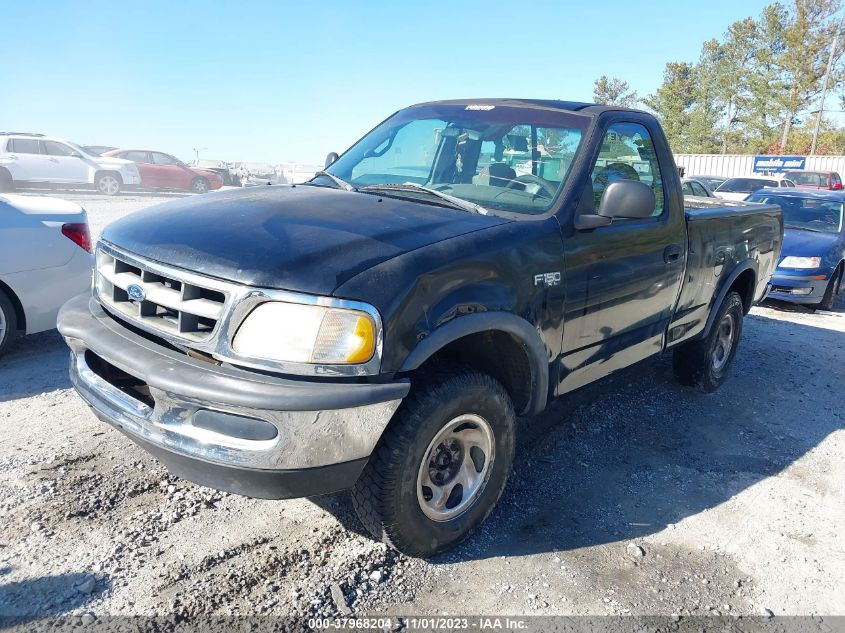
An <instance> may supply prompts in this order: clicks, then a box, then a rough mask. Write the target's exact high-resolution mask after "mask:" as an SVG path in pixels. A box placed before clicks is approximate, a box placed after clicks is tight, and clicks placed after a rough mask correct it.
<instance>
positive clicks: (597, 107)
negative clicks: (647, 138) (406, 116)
mask: <svg viewBox="0 0 845 633" xmlns="http://www.w3.org/2000/svg"><path fill="white" fill-rule="evenodd" d="M427 105H492V106H509V107H513V108H539V109H544V110H563V111H567V112H581V113H585V114H591V115H594V116H598V115H599V114H601V113H602V112H608V111H611V110H613V111H619V110H622V111H625V112H638V113H642V112H643V111H642V110H637V109H635V108H623V107H621V106H609V105H601V104H598V103H587V102H584V101H561V100H558V99H509V98H502V97H499V98H495V99H447V100H443V101H424V102H422V103H416V104H414V105H413V106H411V107H417V106H427Z"/></svg>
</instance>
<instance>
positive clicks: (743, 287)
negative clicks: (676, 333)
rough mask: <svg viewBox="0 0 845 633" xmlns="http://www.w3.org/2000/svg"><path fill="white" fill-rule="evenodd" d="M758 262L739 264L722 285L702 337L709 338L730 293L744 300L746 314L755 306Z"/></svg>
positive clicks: (749, 260)
mask: <svg viewBox="0 0 845 633" xmlns="http://www.w3.org/2000/svg"><path fill="white" fill-rule="evenodd" d="M757 270H758V268H757V262H756V261H755V260H753V259H746V260H745V261H743V262H740V263H738V264H737V265H736V266H735V267H734V269H733V270H732V271H731V272H730V274H729V275H728V276H727V278H726V279H725V281H724V283H722V286H721V288H720V289H719V292H718V293H717V294H716V298H715V300H714V301H713V305H712V306H711V307H710V314H709V315H707V324H706V325H705V326H704V331H703V332H702V333H701V336H702V337H704V336H707V334H708V333H709V332H710V328H711V327H713V321H714V320H715V319H716V313H717V312H718V311H719V306H720V305H722V302H723V301H724V300H725V297H727V296H728V294H729V293H730V292H733V291H736V292H738V293H739V296H740V298H741V299H742V307H743V311H744V312H745V314H748V311H749V310H751V308H752V307H753V306H754V293H755V291H756V289H757Z"/></svg>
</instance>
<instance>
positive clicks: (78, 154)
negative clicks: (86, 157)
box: [70, 152, 82, 158]
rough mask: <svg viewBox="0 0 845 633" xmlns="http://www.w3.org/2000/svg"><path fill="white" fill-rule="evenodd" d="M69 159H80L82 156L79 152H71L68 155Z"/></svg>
mask: <svg viewBox="0 0 845 633" xmlns="http://www.w3.org/2000/svg"><path fill="white" fill-rule="evenodd" d="M70 157H71V158H82V154H80V153H79V152H72V153H71V155H70Z"/></svg>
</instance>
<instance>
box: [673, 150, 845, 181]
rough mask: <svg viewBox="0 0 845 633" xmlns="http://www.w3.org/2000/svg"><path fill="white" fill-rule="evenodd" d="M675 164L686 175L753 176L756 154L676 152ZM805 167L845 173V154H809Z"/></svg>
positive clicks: (809, 169)
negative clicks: (682, 168) (683, 169)
mask: <svg viewBox="0 0 845 633" xmlns="http://www.w3.org/2000/svg"><path fill="white" fill-rule="evenodd" d="M675 164H676V165H678V167H684V168H685V173H684V175H685V176H727V177H734V176H751V175H753V174H754V171H753V169H752V168H753V165H754V156H753V155H750V154H675ZM804 169H806V170H808V171H835V172H838V173H839V174H840V175H843V174H845V156H807V162H806V163H805V164H804Z"/></svg>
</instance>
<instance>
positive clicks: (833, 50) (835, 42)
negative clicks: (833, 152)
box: [810, 16, 845, 156]
mask: <svg viewBox="0 0 845 633" xmlns="http://www.w3.org/2000/svg"><path fill="white" fill-rule="evenodd" d="M843 27H845V16H843V17H842V21H841V22H840V23H839V24H837V26H836V36H835V37H834V38H833V44H831V45H830V57H828V58H827V68H826V69H825V71H824V84H823V85H822V97H821V103H819V111H818V113H816V124H815V125H814V126H813V143H812V144H811V145H810V156H815V155H816V144H817V143H818V140H819V127H820V126H821V124H822V114H824V100H825V98H826V97H827V84H828V81H829V80H830V70H831V68H832V67H833V58H834V57H835V56H836V47H837V46H839V34H840V33H841V32H842V28H843Z"/></svg>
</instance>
